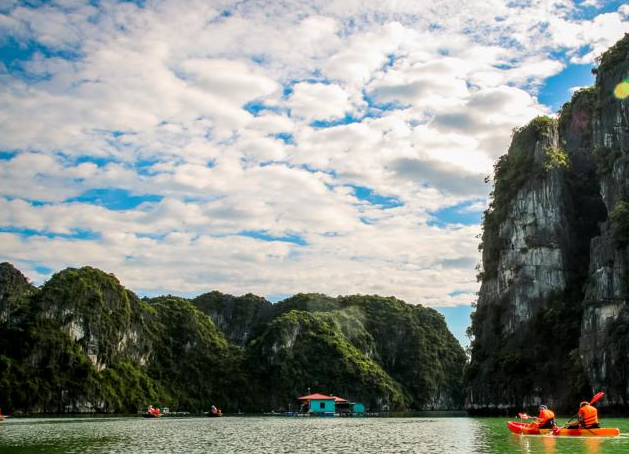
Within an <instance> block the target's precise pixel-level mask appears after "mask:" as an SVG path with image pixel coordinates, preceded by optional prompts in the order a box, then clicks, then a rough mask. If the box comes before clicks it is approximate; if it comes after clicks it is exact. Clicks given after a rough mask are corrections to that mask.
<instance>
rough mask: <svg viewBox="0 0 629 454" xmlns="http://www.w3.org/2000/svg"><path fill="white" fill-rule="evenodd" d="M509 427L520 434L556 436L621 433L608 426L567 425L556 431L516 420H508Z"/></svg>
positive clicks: (604, 435)
mask: <svg viewBox="0 0 629 454" xmlns="http://www.w3.org/2000/svg"><path fill="white" fill-rule="evenodd" d="M507 427H508V428H509V430H510V431H511V432H513V433H514V434H519V435H552V436H556V437H617V436H618V435H620V430H618V429H616V428H607V427H605V428H600V429H566V428H565V427H559V428H558V430H557V431H555V432H554V431H553V429H539V428H538V427H536V426H531V425H530V424H525V423H523V422H515V421H509V422H507Z"/></svg>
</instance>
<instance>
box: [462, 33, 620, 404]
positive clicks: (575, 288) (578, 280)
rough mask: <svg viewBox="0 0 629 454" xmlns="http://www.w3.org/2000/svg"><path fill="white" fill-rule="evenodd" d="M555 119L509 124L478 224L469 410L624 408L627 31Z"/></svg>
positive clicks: (468, 373)
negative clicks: (594, 403) (593, 402)
mask: <svg viewBox="0 0 629 454" xmlns="http://www.w3.org/2000/svg"><path fill="white" fill-rule="evenodd" d="M596 73H597V77H596V84H595V85H594V86H593V87H590V88H587V89H582V90H580V91H578V92H576V93H575V95H574V96H573V99H572V100H571V101H570V102H569V103H566V105H564V106H563V108H562V109H561V112H560V114H559V118H558V119H556V120H555V119H551V118H547V117H538V118H536V119H535V120H533V121H532V122H531V123H530V124H529V125H527V126H525V127H523V128H521V129H519V130H516V131H514V136H513V141H512V144H511V146H510V148H509V150H508V153H507V154H506V155H504V156H503V157H501V158H500V160H499V161H498V162H497V163H496V165H495V172H494V191H493V193H492V200H491V203H490V207H489V209H488V210H487V211H486V212H485V216H484V220H483V237H482V244H481V248H482V251H483V254H482V267H481V269H480V273H479V279H480V280H481V288H480V292H479V298H478V301H477V306H476V310H475V312H474V314H473V315H472V326H471V328H470V334H471V335H472V336H473V341H472V346H471V351H472V357H471V363H470V365H469V367H468V371H467V378H468V380H469V388H468V396H467V402H466V405H467V408H468V409H469V410H470V411H472V412H479V413H483V412H486V413H496V412H501V411H505V410H507V409H521V408H523V407H526V406H529V405H534V404H537V403H540V402H542V401H543V402H547V403H549V404H550V405H553V406H554V407H555V408H558V409H560V410H565V411H568V410H570V409H572V408H573V407H574V405H575V402H577V401H578V400H582V399H584V398H586V397H588V396H590V395H592V394H593V393H594V392H595V391H598V390H604V391H605V392H606V397H605V400H604V401H602V402H601V403H600V405H602V406H608V407H610V406H614V407H619V408H622V409H625V410H626V409H627V408H629V366H628V364H629V304H627V295H628V290H629V274H628V271H629V270H628V268H627V267H628V266H629V263H628V259H629V254H628V253H629V248H628V243H629V242H628V241H627V239H628V238H629V231H628V228H629V205H628V204H627V203H628V202H629V178H628V177H629V166H628V163H629V99H624V100H623V99H619V97H617V96H614V90H615V88H616V86H617V85H618V84H619V83H621V82H622V81H623V80H624V79H626V78H628V77H629V35H627V36H625V38H624V39H622V40H621V41H619V42H618V43H617V44H616V45H615V46H614V47H612V48H611V49H610V50H608V51H607V52H606V53H605V54H603V55H602V56H601V58H600V60H599V65H598V68H597V69H596Z"/></svg>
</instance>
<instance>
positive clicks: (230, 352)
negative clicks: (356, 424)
mask: <svg viewBox="0 0 629 454" xmlns="http://www.w3.org/2000/svg"><path fill="white" fill-rule="evenodd" d="M0 297H1V298H2V299H1V300H0V302H2V303H3V304H4V306H2V307H8V306H7V304H6V302H11V308H12V309H11V317H9V318H4V319H2V320H0V408H3V410H5V411H10V412H13V411H23V412H77V411H97V412H118V413H134V412H136V411H137V410H138V409H139V408H141V407H143V406H146V405H149V404H154V405H156V404H157V405H166V406H169V407H170V408H171V409H172V410H187V411H194V412H198V411H203V410H207V409H208V408H209V405H210V404H212V403H214V404H216V405H219V406H220V407H222V408H223V410H224V411H227V412H229V411H236V410H242V411H260V409H264V410H271V409H273V410H279V409H286V408H287V404H288V403H290V402H292V401H293V399H294V398H295V397H297V396H298V395H301V394H303V393H305V392H306V390H307V389H308V388H311V389H312V390H313V391H315V390H316V391H319V392H326V393H335V394H338V395H343V396H345V397H349V398H352V399H356V400H360V401H364V402H365V403H366V404H367V405H368V408H372V409H374V410H379V409H381V408H383V407H388V408H391V409H403V408H415V409H421V408H459V407H460V406H461V404H462V394H461V389H462V383H461V376H462V370H463V367H464V364H465V361H466V358H465V354H464V352H463V350H462V349H461V346H460V345H459V344H458V342H457V341H456V340H455V339H454V337H453V336H452V335H451V334H450V333H449V331H448V330H447V327H446V325H445V321H444V319H443V317H442V316H441V315H439V314H438V313H437V312H435V311H434V310H432V309H427V308H424V307H421V306H410V305H407V304H405V303H403V302H401V301H399V300H396V299H394V298H382V297H377V296H350V297H343V298H330V297H327V296H325V295H318V294H310V295H304V294H300V295H296V296H295V297H293V298H289V299H287V300H285V301H283V302H281V303H278V304H276V305H271V303H269V302H268V301H266V300H264V299H263V298H260V297H257V296H255V295H244V296H242V297H233V296H231V295H223V294H220V293H218V292H211V293H207V294H204V295H201V296H199V297H198V298H196V299H194V300H187V299H184V298H178V297H173V296H165V297H158V298H151V299H149V298H145V299H139V298H138V297H137V296H136V295H135V294H133V293H132V292H130V291H129V290H127V289H125V288H124V287H122V286H121V285H120V283H119V282H118V280H117V279H116V278H115V276H113V275H111V274H107V273H104V272H102V271H100V270H97V269H94V268H90V267H85V268H80V269H74V268H69V269H67V270H64V271H62V272H60V273H57V274H55V275H54V276H53V277H52V278H51V279H50V280H49V281H48V282H46V283H45V284H44V285H43V286H42V287H41V288H39V289H36V288H34V287H32V286H31V285H30V284H28V282H27V280H26V278H24V277H23V276H22V275H21V273H19V271H17V270H15V268H13V267H12V266H11V265H9V264H3V266H2V269H0Z"/></svg>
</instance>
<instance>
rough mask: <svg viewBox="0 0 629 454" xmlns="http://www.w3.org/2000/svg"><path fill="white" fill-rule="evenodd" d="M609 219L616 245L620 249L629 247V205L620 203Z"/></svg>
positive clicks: (624, 202)
mask: <svg viewBox="0 0 629 454" xmlns="http://www.w3.org/2000/svg"><path fill="white" fill-rule="evenodd" d="M609 219H610V221H611V224H612V228H613V231H614V241H615V242H616V244H617V245H618V246H620V247H624V246H627V245H629V203H627V202H626V201H620V202H618V203H617V204H616V205H615V206H614V208H613V210H612V211H611V213H610V214H609Z"/></svg>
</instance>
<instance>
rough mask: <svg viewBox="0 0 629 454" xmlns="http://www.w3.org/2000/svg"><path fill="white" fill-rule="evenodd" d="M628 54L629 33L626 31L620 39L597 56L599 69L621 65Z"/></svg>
mask: <svg viewBox="0 0 629 454" xmlns="http://www.w3.org/2000/svg"><path fill="white" fill-rule="evenodd" d="M627 55H629V34H627V33H625V36H624V37H623V38H622V39H621V40H620V41H618V42H617V43H616V44H614V45H613V46H612V47H610V48H609V49H608V50H607V51H605V52H603V53H602V54H601V55H600V56H599V57H597V58H596V62H597V63H598V69H599V71H601V70H603V71H604V70H608V69H610V68H613V67H614V66H616V65H619V64H620V63H622V62H623V61H624V60H625V59H626V58H627Z"/></svg>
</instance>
